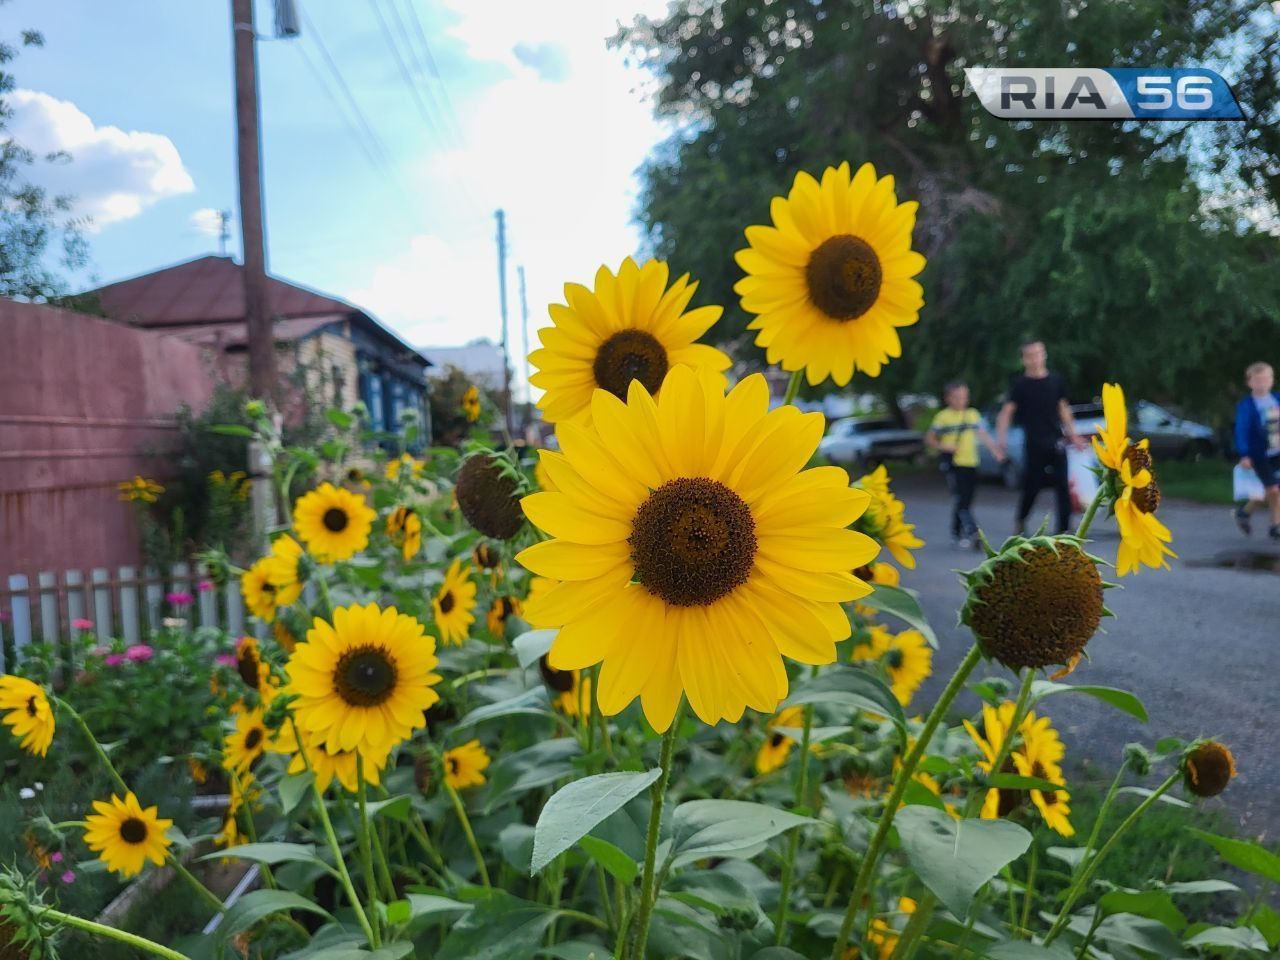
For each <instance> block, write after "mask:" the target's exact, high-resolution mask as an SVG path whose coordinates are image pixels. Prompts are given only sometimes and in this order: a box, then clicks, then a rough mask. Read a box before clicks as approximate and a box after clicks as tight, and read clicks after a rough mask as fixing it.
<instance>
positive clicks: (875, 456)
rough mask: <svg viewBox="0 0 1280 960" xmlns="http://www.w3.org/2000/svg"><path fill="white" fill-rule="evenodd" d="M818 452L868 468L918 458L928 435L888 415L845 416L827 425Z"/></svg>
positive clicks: (854, 466)
mask: <svg viewBox="0 0 1280 960" xmlns="http://www.w3.org/2000/svg"><path fill="white" fill-rule="evenodd" d="M818 452H819V453H820V454H822V455H823V456H824V457H826V458H827V459H828V460H830V461H831V462H832V463H836V464H839V465H840V466H842V467H848V468H850V469H854V470H858V471H865V470H867V469H869V468H871V467H875V466H877V465H878V464H881V463H885V462H886V461H890V460H898V461H902V460H914V459H916V458H917V457H919V456H920V455H921V454H922V453H924V434H922V433H921V432H920V431H919V430H904V429H903V428H902V427H900V426H898V424H897V423H896V422H895V421H894V420H891V419H889V418H887V417H844V418H843V419H840V420H836V421H835V422H834V423H832V424H831V426H830V427H828V428H827V435H826V436H825V437H823V438H822V442H821V443H819V444H818Z"/></svg>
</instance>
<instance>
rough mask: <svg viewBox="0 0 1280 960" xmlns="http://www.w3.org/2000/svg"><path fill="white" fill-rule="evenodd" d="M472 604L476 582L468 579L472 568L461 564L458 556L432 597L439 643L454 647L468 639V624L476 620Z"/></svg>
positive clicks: (474, 602) (473, 602)
mask: <svg viewBox="0 0 1280 960" xmlns="http://www.w3.org/2000/svg"><path fill="white" fill-rule="evenodd" d="M475 605H476V584H475V581H474V580H472V579H471V568H470V567H464V566H463V565H462V560H461V559H455V560H454V561H453V563H452V564H450V565H449V569H448V571H447V572H446V573H445V575H444V583H442V584H440V589H439V590H438V591H437V592H436V595H435V596H434V597H432V598H431V608H432V610H434V611H435V624H436V629H437V630H439V631H440V641H441V642H442V643H448V644H453V645H455V646H456V645H460V644H461V643H462V642H463V641H464V640H466V639H467V635H468V634H469V633H470V632H471V624H473V623H475V621H476V615H475V614H474V613H473V612H472V611H473V609H474V608H475Z"/></svg>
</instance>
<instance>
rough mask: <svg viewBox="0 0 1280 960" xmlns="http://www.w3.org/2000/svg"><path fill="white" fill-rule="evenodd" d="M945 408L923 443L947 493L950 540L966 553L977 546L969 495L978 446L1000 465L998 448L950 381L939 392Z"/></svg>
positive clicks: (963, 389)
mask: <svg viewBox="0 0 1280 960" xmlns="http://www.w3.org/2000/svg"><path fill="white" fill-rule="evenodd" d="M942 400H943V403H944V404H945V405H944V406H943V408H942V409H941V410H939V411H938V413H937V415H936V416H935V417H934V418H933V423H931V424H930V425H929V430H928V432H927V433H925V435H924V442H925V443H926V444H928V445H929V446H930V447H931V448H932V449H934V450H937V451H938V465H939V466H940V467H941V468H942V474H943V476H945V477H946V478H947V488H948V489H949V490H950V491H951V539H952V542H954V543H955V545H956V546H958V547H961V548H962V549H965V550H968V549H971V548H972V547H974V546H976V545H977V539H976V538H977V534H978V521H977V520H975V519H974V517H973V495H974V492H975V491H976V490H977V487H978V442H979V441H981V442H982V445H983V446H985V447H986V448H987V449H988V450H990V451H991V455H992V456H993V457H995V458H996V459H997V460H999V461H1001V462H1003V461H1004V457H1003V456H1002V455H1001V453H1000V450H999V448H997V447H996V444H995V441H994V440H993V439H992V438H991V434H990V433H988V432H987V430H986V428H985V427H983V425H982V418H981V416H980V415H979V414H978V411H977V410H975V409H974V408H973V407H971V406H969V387H968V385H967V384H965V383H964V382H962V381H959V380H953V381H952V382H951V383H948V384H947V385H946V386H945V387H943V390H942Z"/></svg>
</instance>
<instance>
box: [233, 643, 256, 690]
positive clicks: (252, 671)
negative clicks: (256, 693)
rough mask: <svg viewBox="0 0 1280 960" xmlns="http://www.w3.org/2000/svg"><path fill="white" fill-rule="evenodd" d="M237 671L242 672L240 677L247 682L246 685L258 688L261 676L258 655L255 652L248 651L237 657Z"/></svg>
mask: <svg viewBox="0 0 1280 960" xmlns="http://www.w3.org/2000/svg"><path fill="white" fill-rule="evenodd" d="M236 672H237V673H238V674H240V679H241V680H243V681H244V682H245V686H248V687H252V688H253V689H254V690H257V689H258V683H259V682H260V680H261V678H260V676H259V674H260V672H261V671H260V670H259V669H258V655H257V654H256V653H253V652H246V653H242V654H240V655H239V656H238V657H236Z"/></svg>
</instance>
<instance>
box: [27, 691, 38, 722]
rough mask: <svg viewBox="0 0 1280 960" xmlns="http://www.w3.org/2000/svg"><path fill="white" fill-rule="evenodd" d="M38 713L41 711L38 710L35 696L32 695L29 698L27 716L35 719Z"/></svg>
mask: <svg viewBox="0 0 1280 960" xmlns="http://www.w3.org/2000/svg"><path fill="white" fill-rule="evenodd" d="M37 713H39V710H37V709H36V698H35V694H32V695H31V696H29V697H27V716H28V717H34V716H35V715H36V714H37Z"/></svg>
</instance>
